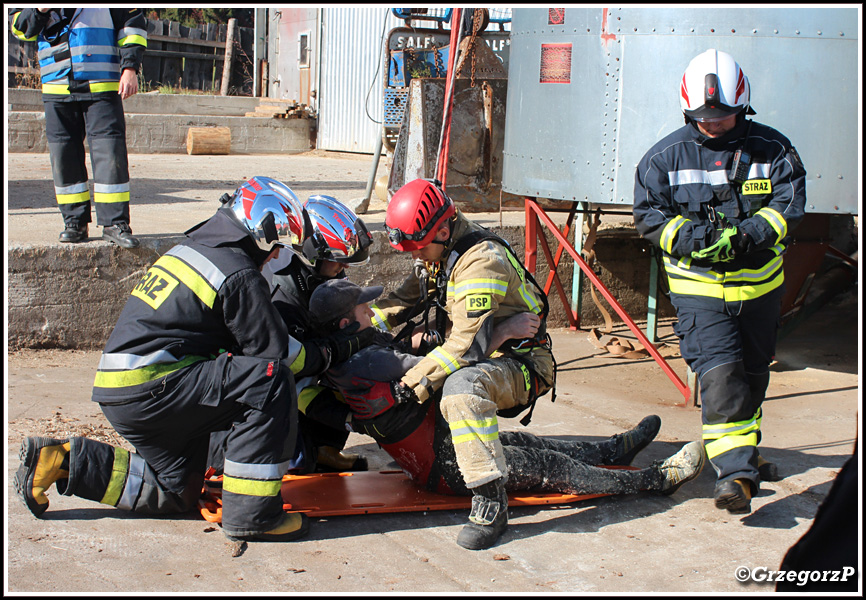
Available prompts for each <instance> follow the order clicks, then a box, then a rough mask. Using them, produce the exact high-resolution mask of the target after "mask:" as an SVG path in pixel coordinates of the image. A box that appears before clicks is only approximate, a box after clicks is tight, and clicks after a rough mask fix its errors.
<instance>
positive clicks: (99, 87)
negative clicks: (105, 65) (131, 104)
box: [90, 81, 120, 93]
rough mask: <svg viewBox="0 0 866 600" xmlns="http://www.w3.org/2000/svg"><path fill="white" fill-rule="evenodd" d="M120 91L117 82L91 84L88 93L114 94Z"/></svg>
mask: <svg viewBox="0 0 866 600" xmlns="http://www.w3.org/2000/svg"><path fill="white" fill-rule="evenodd" d="M119 89H120V82H119V81H103V82H99V83H91V84H90V91H91V92H93V93H98V92H116V91H118V90H119Z"/></svg>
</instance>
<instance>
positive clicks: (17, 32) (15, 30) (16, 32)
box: [12, 11, 38, 42]
mask: <svg viewBox="0 0 866 600" xmlns="http://www.w3.org/2000/svg"><path fill="white" fill-rule="evenodd" d="M20 16H21V12H20V11H19V12H17V13H15V15H14V16H13V17H12V35H14V36H15V37H17V38H18V39H21V40H24V41H25V42H34V41H36V38H37V37H38V36H35V35H34V36H33V37H24V32H23V31H21V30H20V29H18V28H17V27H15V24H16V23H18V17H20Z"/></svg>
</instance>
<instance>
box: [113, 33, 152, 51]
mask: <svg viewBox="0 0 866 600" xmlns="http://www.w3.org/2000/svg"><path fill="white" fill-rule="evenodd" d="M130 44H138V45H139V46H144V47H145V48H147V38H146V37H143V36H140V35H128V36H126V37H125V38H121V39H119V40H118V41H117V45H118V46H120V47H123V46H128V45H130Z"/></svg>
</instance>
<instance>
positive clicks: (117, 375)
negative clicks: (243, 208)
mask: <svg viewBox="0 0 866 600" xmlns="http://www.w3.org/2000/svg"><path fill="white" fill-rule="evenodd" d="M202 360H206V359H205V357H203V356H187V357H186V358H184V359H183V360H180V361H178V362H176V363H168V364H158V365H149V366H147V367H142V368H140V369H133V370H131V371H97V372H96V378H95V379H94V381H93V386H94V387H101V388H111V389H117V388H122V387H131V386H134V385H141V384H143V383H147V382H148V381H153V380H154V379H159V378H161V377H165V376H166V375H168V374H169V373H174V372H175V371H177V370H178V369H183V368H184V367H188V366H189V365H191V364H194V363H197V362H199V361H202Z"/></svg>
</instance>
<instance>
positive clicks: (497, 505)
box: [457, 477, 508, 550]
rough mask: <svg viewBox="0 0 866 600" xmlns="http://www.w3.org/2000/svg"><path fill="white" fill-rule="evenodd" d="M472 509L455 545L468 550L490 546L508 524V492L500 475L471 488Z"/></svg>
mask: <svg viewBox="0 0 866 600" xmlns="http://www.w3.org/2000/svg"><path fill="white" fill-rule="evenodd" d="M472 493H473V496H472V510H471V511H470V512H469V523H468V524H466V525H464V526H463V529H461V530H460V533H459V534H458V536H457V545H458V546H463V547H464V548H467V549H469V550H484V549H485V548H490V547H491V546H492V545H493V544H495V543H496V541H497V540H498V539H499V538H500V536H501V535H502V534H503V533H504V532H505V528H506V527H507V526H508V494H507V493H506V492H505V481H504V480H503V479H502V478H501V477H500V478H499V479H497V480H495V481H491V482H490V483H485V484H484V485H480V486H478V487H476V488H472Z"/></svg>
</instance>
